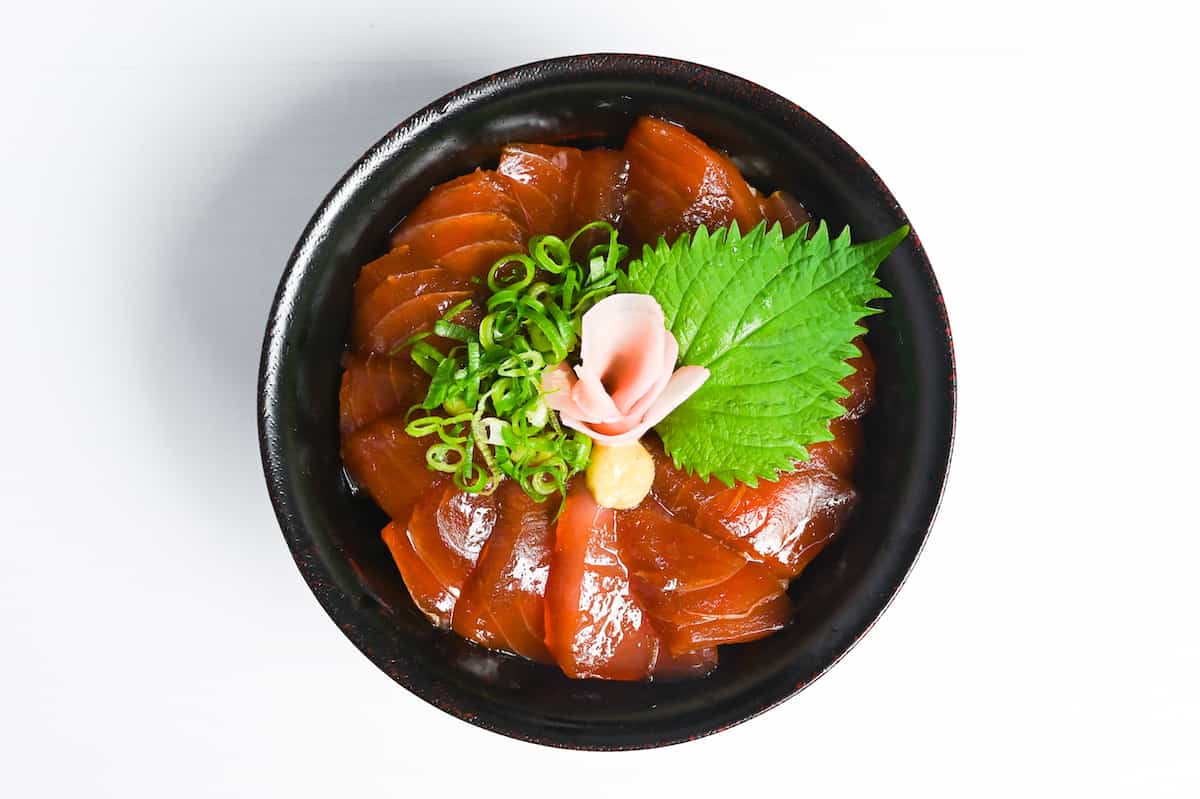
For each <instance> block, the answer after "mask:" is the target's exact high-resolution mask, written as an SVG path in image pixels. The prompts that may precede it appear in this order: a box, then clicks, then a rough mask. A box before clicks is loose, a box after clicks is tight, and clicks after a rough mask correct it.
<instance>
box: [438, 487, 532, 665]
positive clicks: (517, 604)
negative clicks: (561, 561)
mask: <svg viewBox="0 0 1200 799" xmlns="http://www.w3.org/2000/svg"><path fill="white" fill-rule="evenodd" d="M494 501H495V503H496V505H497V508H498V516H497V518H496V522H495V526H494V527H493V529H492V531H491V535H490V537H489V538H488V540H487V543H486V544H485V545H484V547H483V551H482V553H481V554H480V556H479V561H478V564H477V566H476V567H475V570H474V572H473V573H472V574H471V577H470V579H468V580H467V582H466V584H465V585H464V587H463V590H462V595H461V597H460V599H459V602H458V606H457V607H456V608H455V611H454V630H455V632H457V633H458V634H459V635H461V636H463V637H464V638H467V639H470V640H472V641H476V642H477V643H480V644H483V645H484V646H489V647H492V648H499V649H506V650H508V651H509V652H515V653H516V654H518V655H524V656H525V657H527V658H529V659H531V660H538V661H542V662H552V660H553V658H551V656H550V652H549V650H548V649H547V648H546V643H545V638H546V626H545V607H546V599H545V596H546V579H547V576H548V574H549V571H550V552H551V549H552V548H553V544H554V542H553V538H554V527H553V524H552V522H551V520H550V515H551V513H552V512H553V505H552V504H551V503H549V502H546V503H538V502H534V501H533V500H532V499H530V498H529V497H528V496H526V494H525V492H524V491H522V490H521V488H520V486H519V485H517V483H515V482H514V481H512V480H505V481H504V482H503V483H502V484H501V485H500V488H499V489H498V490H497V491H496V495H495V500H494Z"/></svg>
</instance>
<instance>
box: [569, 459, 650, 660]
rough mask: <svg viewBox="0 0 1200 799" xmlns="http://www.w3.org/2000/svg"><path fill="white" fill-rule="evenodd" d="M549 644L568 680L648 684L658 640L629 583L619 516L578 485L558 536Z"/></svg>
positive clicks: (580, 483)
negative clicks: (601, 505) (619, 530)
mask: <svg viewBox="0 0 1200 799" xmlns="http://www.w3.org/2000/svg"><path fill="white" fill-rule="evenodd" d="M546 641H547V643H548V644H549V646H550V651H551V653H552V654H553V655H554V659H555V660H556V661H557V662H558V665H559V667H560V668H561V669H562V670H563V671H564V672H565V673H566V675H567V676H568V677H573V678H578V677H601V678H605V679H610V680H642V679H645V678H646V677H647V676H648V675H649V674H650V669H651V667H652V666H653V664H654V661H655V657H656V655H657V652H658V635H657V633H655V631H654V629H653V628H652V627H651V625H650V621H649V619H648V618H647V617H646V614H645V613H644V612H643V611H642V608H641V606H640V605H639V603H638V601H637V599H636V597H634V595H633V591H632V588H631V586H630V583H629V570H628V568H627V567H626V566H625V563H624V562H623V561H622V560H621V556H620V553H619V547H618V542H617V525H616V511H613V510H609V509H607V508H601V507H600V506H598V505H597V504H596V502H595V500H593V499H592V495H591V494H590V493H588V490H587V487H586V486H585V485H584V484H583V481H582V480H576V481H575V483H574V484H573V486H572V487H571V490H570V492H569V493H568V495H567V501H566V507H565V508H564V509H563V512H562V515H561V516H559V518H558V524H557V527H556V528H555V541H554V553H553V555H552V556H551V559H550V577H549V580H548V581H547V585H546Z"/></svg>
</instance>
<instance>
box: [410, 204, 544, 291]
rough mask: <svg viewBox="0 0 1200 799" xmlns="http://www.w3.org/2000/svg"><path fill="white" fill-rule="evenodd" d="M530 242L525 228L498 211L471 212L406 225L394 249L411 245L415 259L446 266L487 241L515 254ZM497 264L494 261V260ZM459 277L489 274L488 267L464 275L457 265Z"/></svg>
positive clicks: (459, 263) (473, 264)
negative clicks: (505, 246) (460, 252)
mask: <svg viewBox="0 0 1200 799" xmlns="http://www.w3.org/2000/svg"><path fill="white" fill-rule="evenodd" d="M525 238H526V234H525V228H524V227H523V226H522V225H521V224H520V223H519V222H517V221H516V220H514V219H513V218H512V217H510V216H506V215H505V214H501V213H497V212H495V211H468V212H466V213H461V214H456V215H454V216H444V217H439V218H437V219H431V220H429V221H428V222H422V223H420V224H409V223H408V222H404V223H403V224H401V225H400V227H398V228H396V231H395V233H393V234H392V246H393V247H400V246H403V245H407V246H408V247H410V248H411V251H412V253H413V256H414V257H416V258H421V259H424V260H426V261H428V262H429V263H430V264H431V265H432V264H438V265H443V266H449V264H445V263H443V261H444V260H445V259H446V257H447V256H449V255H451V254H452V253H455V252H456V251H458V250H461V249H462V248H463V247H468V246H470V245H473V244H478V243H480V242H484V241H501V242H509V244H510V246H511V247H512V251H514V252H515V251H517V250H520V249H521V248H522V246H523V245H524V242H525ZM493 260H494V259H493ZM453 264H454V269H453V271H455V272H456V273H458V274H462V275H465V276H467V277H472V276H475V275H481V274H483V273H486V271H487V267H490V266H491V264H490V263H489V264H487V265H486V266H484V267H483V268H482V269H476V267H477V266H479V264H478V263H476V262H475V261H471V262H470V263H469V266H470V267H471V268H472V271H464V270H463V264H462V263H461V262H460V261H453Z"/></svg>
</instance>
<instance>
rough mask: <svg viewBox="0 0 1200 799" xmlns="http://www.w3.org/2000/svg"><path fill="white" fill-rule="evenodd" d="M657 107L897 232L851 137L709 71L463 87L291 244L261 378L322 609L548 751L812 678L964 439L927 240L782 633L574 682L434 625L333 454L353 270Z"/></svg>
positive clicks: (882, 587) (880, 229)
mask: <svg viewBox="0 0 1200 799" xmlns="http://www.w3.org/2000/svg"><path fill="white" fill-rule="evenodd" d="M642 114H655V115H660V116H664V117H666V118H669V119H672V120H674V121H677V122H680V123H682V124H684V125H685V126H687V127H688V128H689V129H690V130H691V131H693V132H694V133H696V134H697V135H699V136H700V137H701V138H702V139H704V140H705V141H706V142H709V143H710V144H712V145H714V146H716V147H718V148H721V149H724V150H726V151H727V152H728V153H730V154H731V155H732V156H733V158H734V160H735V162H736V163H737V164H738V166H739V167H741V168H742V170H743V172H744V173H745V175H746V177H747V178H748V179H749V180H750V182H751V183H752V184H753V185H755V186H756V187H758V188H759V189H762V190H773V189H777V188H782V189H786V190H788V191H790V192H791V193H792V194H794V195H795V196H797V197H798V198H799V199H800V200H801V201H803V202H804V204H805V205H806V206H807V207H808V208H809V209H810V210H812V211H813V213H814V215H815V216H817V217H821V218H824V219H826V220H828V222H829V223H830V226H831V228H833V229H835V230H837V229H840V228H841V227H842V226H843V225H845V224H849V225H850V226H851V229H852V230H853V231H854V234H855V238H856V239H867V238H875V237H878V236H882V235H884V234H886V233H888V232H890V231H892V230H894V229H895V228H896V227H897V226H899V225H901V224H905V223H909V220H908V219H907V217H906V216H905V215H904V212H903V211H902V210H901V209H900V206H899V205H898V204H897V203H896V200H895V199H894V198H893V197H892V195H891V193H890V192H889V191H888V189H887V188H886V187H885V186H884V184H883V182H882V181H881V180H880V179H879V177H878V176H877V175H876V174H875V172H874V171H872V169H871V168H870V167H869V166H868V165H867V164H866V162H865V161H863V159H862V158H861V157H859V156H858V154H857V153H855V152H854V150H852V149H851V148H850V146H849V145H847V144H846V143H845V142H844V141H842V139H841V138H839V137H838V136H837V134H835V133H833V132H832V131H831V130H829V129H828V128H827V127H825V126H824V125H823V124H821V123H820V122H819V121H817V120H816V119H815V118H814V117H812V116H811V115H810V114H808V113H807V112H805V111H804V110H803V109H801V108H800V107H798V106H796V105H794V104H793V103H791V102H790V101H788V100H786V99H784V98H782V97H780V96H779V95H776V94H774V93H773V92H770V91H768V90H767V89H764V88H762V87H761V86H758V85H756V84H754V83H750V82H749V81H746V80H743V79H741V78H738V77H736V76H734V75H730V74H728V73H724V72H720V71H718V70H715V69H711V68H708V67H704V66H700V65H698V64H692V63H687V62H683V61H676V60H671V59H664V58H656V57H649V56H635V55H616V54H599V55H581V56H570V57H566V58H559V59H554V60H550V61H543V62H539V63H535V64H528V65H525V66H521V67H517V68H515V69H511V70H507V71H505V72H502V73H499V74H497V75H492V76H490V77H487V78H483V79H482V80H479V81H477V82H475V83H472V84H471V85H469V86H465V87H463V88H462V89H459V90H458V91H455V92H453V93H451V94H449V95H447V96H445V97H443V98H442V99H440V100H437V101H436V102H434V103H432V104H431V105H429V106H427V107H426V108H424V109H422V110H421V111H418V112H417V113H416V114H414V115H413V116H411V117H409V118H408V119H407V120H405V121H404V122H403V123H401V124H400V125H399V126H398V127H397V128H395V129H394V130H393V131H391V132H390V133H389V134H387V136H385V137H384V138H383V139H382V140H381V141H380V142H379V143H378V144H376V145H375V146H374V147H372V148H371V149H370V150H369V151H368V152H367V154H366V155H364V156H363V157H362V158H361V159H360V160H359V161H358V163H356V164H355V165H354V166H353V167H352V168H351V169H350V171H349V172H348V173H347V174H346V176H345V177H344V178H343V179H342V181H341V182H340V183H339V184H338V185H337V186H336V187H335V188H334V189H333V191H332V192H331V193H330V194H329V196H328V197H327V198H326V199H325V201H324V203H322V205H321V207H320V208H319V209H318V210H317V212H316V215H315V216H314V217H313V219H312V221H311V222H310V223H309V225H308V227H307V229H306V230H305V231H304V233H303V235H302V236H301V238H300V241H299V243H298V244H297V245H296V249H295V252H294V253H293V255H292V258H291V261H290V262H289V263H288V265H287V269H286V271H285V272H284V274H283V278H282V280H281V282H280V285H279V290H278V293H277V295H276V298H275V303H274V306H273V308H272V309H271V315H270V319H269V321H268V323H267V330H266V338H265V341H264V344H263V353H262V364H261V372H260V377H259V389H258V403H259V428H260V445H261V449H262V458H263V465H264V469H265V473H266V479H267V486H268V488H269V490H270V494H271V500H272V502H273V504H274V506H275V510H276V513H277V514H278V517H279V523H280V526H281V528H282V530H283V534H284V537H285V538H286V540H287V543H288V546H289V547H290V548H291V551H292V555H293V557H294V558H295V561H296V564H297V565H298V566H299V568H300V571H301V572H302V573H303V575H304V578H305V579H306V580H307V581H308V584H309V585H310V586H311V587H312V590H313V593H314V594H316V596H317V598H318V599H319V600H320V602H321V604H322V605H323V606H324V607H325V609H326V610H327V611H328V613H329V615H330V616H331V617H332V618H333V620H334V621H335V622H336V623H337V625H338V626H339V627H340V628H341V629H342V631H343V632H344V633H345V634H346V636H347V637H349V638H350V640H351V641H353V642H354V644H355V645H356V646H358V648H359V649H361V650H362V652H363V653H364V654H366V656H367V657H369V658H370V659H371V660H372V661H373V662H374V663H375V664H376V665H378V666H379V668H381V669H383V670H384V671H385V672H386V673H387V674H388V675H390V676H391V677H392V678H393V679H394V680H395V681H396V682H398V683H400V684H401V685H403V686H404V687H405V688H407V689H408V690H410V691H412V692H413V693H415V694H417V695H418V696H420V697H421V698H423V699H425V700H426V701H428V702H430V703H432V704H434V705H436V706H437V707H439V708H441V709H443V710H445V711H447V712H449V713H452V714H454V715H455V716H458V717H459V718H462V719H465V720H467V721H469V722H471V723H473V724H477V725H479V726H481V727H485V728H487V729H490V730H494V731H496V732H499V733H503V734H505V735H509V736H512V737H515V738H520V739H524V740H528V741H534V742H537V743H542V744H548V745H553V746H564V747H572V748H589V749H630V748H641V747H651V746H662V745H667V744H673V743H678V742H681V741H687V740H690V739H692V738H696V737H698V736H702V735H707V734H709V733H712V732H715V731H717V730H721V729H724V728H726V727H729V726H731V725H733V724H737V723H738V722H741V721H744V720H746V719H748V718H750V717H752V716H755V715H757V714H758V713H761V712H763V711H764V710H766V709H768V708H770V707H772V706H774V705H775V704H777V703H779V702H780V701H782V700H784V699H786V698H787V697H789V696H791V695H793V694H795V693H796V692H797V691H799V690H801V689H802V688H804V687H805V686H806V685H808V684H810V683H811V682H812V681H813V680H815V679H816V678H817V677H819V676H820V675H821V674H822V673H823V672H824V671H825V670H826V669H828V668H829V667H830V666H831V665H832V664H833V663H835V662H836V661H837V660H838V659H839V658H840V657H842V656H843V655H844V654H845V653H846V651H847V650H849V649H850V647H851V646H853V644H854V643H855V641H856V640H857V639H858V638H859V637H860V636H861V635H862V634H863V633H864V632H866V630H867V629H868V628H869V627H870V626H871V624H872V623H873V622H874V621H875V619H876V618H877V617H878V616H879V614H880V613H881V612H882V611H883V609H884V608H885V607H886V606H887V604H888V602H889V601H890V600H891V598H892V596H893V595H894V594H895V592H896V590H897V589H898V588H899V587H900V585H901V583H902V582H903V581H904V578H905V576H906V575H907V574H908V571H909V569H910V568H911V567H912V564H913V562H914V561H915V559H916V557H917V555H918V553H919V552H920V550H921V546H922V544H923V543H924V541H925V537H926V534H927V532H928V530H929V528H930V525H931V523H932V521H933V517H934V513H935V511H936V509H937V505H938V501H939V498H940V495H941V491H942V485H943V482H944V479H945V475H946V469H947V466H948V462H949V458H950V450H951V442H952V438H953V426H954V403H955V382H954V363H953V352H952V346H951V340H950V331H949V326H948V323H947V319H946V311H945V308H944V306H943V303H942V297H941V294H940V292H939V290H938V286H937V283H936V281H935V279H934V275H933V271H932V269H931V268H930V265H929V262H928V260H927V259H926V257H925V253H924V250H923V249H922V247H921V243H920V239H919V238H918V237H917V235H916V231H915V230H914V232H913V234H912V235H911V236H910V237H909V239H908V240H907V241H906V242H905V243H904V244H903V245H901V247H900V248H899V249H898V250H897V251H896V252H895V253H894V254H893V255H892V256H891V257H890V258H889V259H888V261H887V262H886V264H885V265H884V266H883V267H882V269H881V271H880V276H881V279H882V282H883V284H884V285H885V286H886V287H887V288H888V289H889V290H890V291H891V292H892V293H893V295H894V296H893V299H891V300H890V301H887V303H886V306H885V307H886V312H885V313H884V314H882V315H879V316H875V317H872V318H871V320H870V328H871V331H870V334H869V342H870V345H871V347H872V350H873V352H874V354H875V358H876V360H877V361H878V367H879V372H878V375H879V387H878V395H877V399H878V402H877V405H876V407H875V409H874V410H873V411H872V413H871V414H870V415H869V416H868V421H867V437H866V450H865V453H864V456H863V457H862V459H861V468H860V470H859V474H858V475H857V476H856V480H857V484H858V486H859V488H860V489H861V494H862V497H863V499H862V501H861V503H860V505H859V507H858V508H857V510H856V511H855V513H854V515H853V516H852V518H851V520H850V521H849V522H848V524H847V526H846V528H845V529H844V531H843V532H842V534H841V535H840V536H839V537H838V539H837V540H836V541H835V542H834V543H833V544H832V545H830V546H829V548H828V549H827V550H826V551H825V552H823V553H822V554H821V555H820V557H819V558H817V559H816V561H814V562H813V564H812V565H811V566H809V567H808V569H807V570H806V571H805V572H804V573H803V574H802V575H801V576H800V577H799V578H798V579H797V580H796V581H795V582H794V584H793V586H792V589H791V594H792V596H793V597H794V599H795V600H796V601H795V605H796V611H795V617H794V620H793V622H792V623H791V625H790V626H788V627H787V628H786V629H785V630H783V631H782V632H780V633H777V634H776V635H773V636H771V637H769V638H766V639H764V640H762V641H759V642H756V643H753V644H748V645H742V646H734V647H724V648H722V651H721V662H720V666H719V667H718V669H717V670H716V672H715V673H714V674H713V675H712V676H711V677H709V678H707V679H704V680H699V681H692V682H681V683H653V684H650V683H646V684H642V683H633V684H630V683H613V682H602V681H595V680H586V681H574V680H569V679H567V678H566V677H564V676H563V675H562V674H561V673H560V672H559V671H558V670H557V669H554V668H549V667H546V666H542V665H537V664H534V663H530V662H527V661H524V660H520V659H517V658H512V657H507V656H504V655H500V654H497V653H493V652H489V651H486V650H484V649H481V648H479V647H476V646H474V645H472V644H468V643H467V642H466V641H464V640H462V639H460V638H458V637H457V636H455V635H453V634H451V633H445V632H440V631H438V630H435V629H434V628H432V627H431V626H430V625H429V623H428V622H427V621H426V620H425V619H424V617H422V616H421V615H420V614H419V613H418V612H417V611H416V609H415V607H414V606H413V605H412V602H411V601H410V600H409V598H408V595H407V593H406V592H405V589H404V586H403V583H402V582H401V579H400V575H399V573H398V572H397V571H396V569H395V567H394V566H393V564H392V561H391V559H390V557H389V556H388V553H387V550H386V548H385V547H384V545H383V543H382V542H381V541H380V538H379V530H380V528H381V527H382V526H383V524H384V523H385V521H386V519H385V518H384V517H383V515H382V514H381V512H380V511H379V510H378V509H377V508H376V507H375V506H374V504H373V503H372V502H371V501H370V500H369V499H368V498H366V497H363V496H356V495H355V494H354V493H352V492H351V490H350V488H349V486H348V484H347V482H346V480H345V479H344V476H343V473H342V465H341V461H340V457H339V454H338V422H337V420H338V407H337V392H338V381H339V375H340V365H339V359H340V357H341V354H342V351H343V348H344V342H345V340H346V333H347V328H348V324H349V317H350V305H351V303H350V298H351V290H352V287H353V285H354V280H355V277H356V276H357V274H358V270H359V268H360V267H361V266H362V265H363V264H365V263H367V262H368V261H370V260H372V259H373V258H375V257H377V256H379V255H381V254H382V253H383V252H384V251H385V248H386V241H387V232H388V230H389V229H390V228H391V227H392V226H393V225H395V224H396V222H397V221H398V220H400V219H401V218H402V217H403V216H404V215H405V214H406V213H408V211H409V210H411V209H412V208H413V207H414V206H415V205H416V203H417V202H418V201H419V200H420V199H421V197H422V196H423V195H424V194H425V193H426V192H427V191H428V190H429V189H430V187H432V186H434V185H436V184H438V183H441V182H442V181H445V180H448V179H449V178H452V177H455V176H457V175H461V174H463V173H465V172H468V171H470V170H472V169H474V168H475V167H477V166H481V165H482V166H487V165H491V164H494V163H495V161H496V158H497V155H498V153H499V150H500V147H501V146H502V145H503V144H505V143H506V142H510V141H541V142H549V143H559V144H572V145H577V146H591V145H596V144H604V143H608V144H614V145H619V144H620V143H621V141H622V139H623V137H624V135H625V133H626V131H627V130H628V129H629V127H630V125H631V124H632V122H633V120H634V119H635V118H636V117H638V116H639V115H642Z"/></svg>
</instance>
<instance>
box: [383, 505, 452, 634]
mask: <svg viewBox="0 0 1200 799" xmlns="http://www.w3.org/2000/svg"><path fill="white" fill-rule="evenodd" d="M383 542H384V543H385V544H387V548H388V550H389V551H390V552H391V553H392V559H393V560H394V561H396V567H397V568H398V569H400V576H401V577H403V578H404V586H405V587H406V588H407V589H408V594H409V596H411V597H412V600H413V604H415V605H416V606H417V609H418V610H420V611H421V612H422V613H424V614H425V616H426V618H428V619H429V621H431V622H432V623H433V624H435V625H436V626H438V627H442V628H447V627H449V626H450V617H451V614H452V613H453V611H454V602H455V596H454V594H453V593H452V592H451V591H450V590H449V589H448V588H447V587H446V586H445V585H444V584H443V583H442V582H441V581H439V580H438V578H437V577H435V576H434V574H433V572H431V571H430V570H429V567H428V566H426V565H425V561H423V560H421V558H420V556H419V555H417V552H416V550H415V549H413V545H412V542H411V541H409V539H408V533H407V532H405V530H404V525H402V524H399V523H398V522H392V523H391V524H389V525H388V526H387V527H385V528H383Z"/></svg>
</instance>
